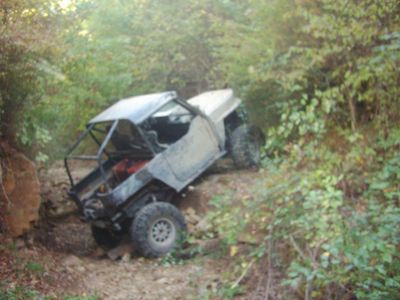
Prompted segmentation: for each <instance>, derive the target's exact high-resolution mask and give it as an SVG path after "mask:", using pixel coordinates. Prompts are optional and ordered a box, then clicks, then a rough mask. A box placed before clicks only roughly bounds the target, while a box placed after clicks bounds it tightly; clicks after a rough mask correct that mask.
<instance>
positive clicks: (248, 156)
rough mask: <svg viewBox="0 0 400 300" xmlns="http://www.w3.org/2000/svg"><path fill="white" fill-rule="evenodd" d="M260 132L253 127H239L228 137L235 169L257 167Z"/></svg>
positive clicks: (262, 140) (261, 141)
mask: <svg viewBox="0 0 400 300" xmlns="http://www.w3.org/2000/svg"><path fill="white" fill-rule="evenodd" d="M264 142H265V141H264V137H263V133H262V132H261V130H260V129H259V128H258V127H256V126H254V125H247V124H244V125H241V126H239V127H237V128H236V129H235V130H234V131H233V132H232V134H231V136H230V143H229V145H230V149H229V150H230V153H231V156H232V159H233V162H234V164H235V166H236V167H237V168H240V169H242V168H250V167H258V166H259V165H260V163H261V152H260V148H261V145H262V144H263V143H264Z"/></svg>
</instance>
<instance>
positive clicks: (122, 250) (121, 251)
mask: <svg viewBox="0 0 400 300" xmlns="http://www.w3.org/2000/svg"><path fill="white" fill-rule="evenodd" d="M132 252H133V247H132V245H131V244H121V245H119V246H117V247H115V248H113V249H111V250H109V251H108V252H107V256H108V258H109V259H111V260H117V259H119V258H121V257H123V256H124V255H126V254H129V255H130V254H131V253H132Z"/></svg>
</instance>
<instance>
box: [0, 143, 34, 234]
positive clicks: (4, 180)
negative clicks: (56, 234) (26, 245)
mask: <svg viewBox="0 0 400 300" xmlns="http://www.w3.org/2000/svg"><path fill="white" fill-rule="evenodd" d="M0 146H1V150H2V151H1V152H2V153H1V163H2V172H1V191H0V206H1V208H2V209H1V210H2V213H3V218H4V220H3V221H4V223H5V224H4V225H5V226H4V227H5V228H6V229H7V231H8V233H9V234H10V235H11V236H13V237H18V236H21V235H22V234H24V233H25V232H27V231H28V230H29V229H31V227H32V225H33V224H34V222H35V221H37V220H38V219H39V207H40V202H41V201H40V200H41V198H40V183H39V180H38V177H37V174H36V168H35V164H34V163H33V162H32V161H30V160H29V159H28V158H27V157H26V156H25V155H23V154H22V153H19V152H17V151H16V150H14V149H12V148H11V147H10V146H9V145H7V144H5V143H2V144H1V145H0Z"/></svg>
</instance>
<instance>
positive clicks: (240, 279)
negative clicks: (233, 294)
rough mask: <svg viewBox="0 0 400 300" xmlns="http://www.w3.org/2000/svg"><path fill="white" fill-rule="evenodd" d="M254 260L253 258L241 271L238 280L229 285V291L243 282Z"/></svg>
mask: <svg viewBox="0 0 400 300" xmlns="http://www.w3.org/2000/svg"><path fill="white" fill-rule="evenodd" d="M255 261H256V259H255V258H253V259H252V260H251V261H250V263H249V265H248V266H247V267H246V268H245V269H244V270H243V272H242V274H241V275H240V276H239V278H238V279H237V280H236V281H235V282H234V283H233V284H232V285H231V289H234V288H236V287H237V286H238V285H239V284H240V282H241V281H242V280H243V278H244V277H245V276H246V275H247V272H248V271H249V270H250V268H251V267H252V266H253V264H254V263H255Z"/></svg>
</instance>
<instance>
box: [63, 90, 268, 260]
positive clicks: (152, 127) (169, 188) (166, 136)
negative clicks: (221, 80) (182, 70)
mask: <svg viewBox="0 0 400 300" xmlns="http://www.w3.org/2000/svg"><path fill="white" fill-rule="evenodd" d="M239 105H240V100H239V99H238V98H236V97H235V96H234V94H233V92H232V90H230V89H227V90H217V91H211V92H206V93H203V94H200V95H198V96H196V97H194V98H191V99H189V100H187V101H183V100H181V99H179V98H178V97H177V94H176V93H175V92H163V93H157V94H150V95H143V96H136V97H132V98H128V99H123V100H120V101H118V102H117V103H115V104H114V105H112V106H111V107H109V108H108V109H106V110H105V111H103V112H102V113H100V114H99V115H97V116H96V117H94V118H93V119H92V120H90V121H89V123H87V127H86V130H85V131H84V132H83V133H82V135H81V136H80V137H79V138H78V140H77V141H76V143H75V144H74V145H72V147H71V148H70V149H69V151H68V153H67V155H66V157H65V160H64V162H65V167H66V170H67V174H68V177H69V180H70V182H71V188H70V190H69V195H70V196H71V198H72V199H73V200H74V201H75V202H76V204H77V206H78V208H79V209H80V212H81V213H82V215H83V217H84V219H85V220H86V221H88V222H90V223H91V226H92V233H93V237H94V239H95V240H96V242H97V243H98V244H100V245H103V246H110V247H111V246H114V245H116V244H117V243H118V242H119V240H120V239H121V237H122V236H124V234H125V235H126V234H128V235H129V237H130V239H131V241H132V242H133V243H134V248H135V249H136V250H137V251H138V253H139V254H140V255H143V256H146V257H159V256H162V255H164V254H166V253H168V252H169V251H171V250H172V249H173V248H174V247H175V246H176V245H177V244H179V241H180V240H181V239H182V237H183V236H184V232H185V230H186V225H185V220H184V217H183V215H182V213H181V212H180V211H179V210H178V209H177V208H176V207H175V206H174V205H173V204H172V203H173V200H174V198H175V197H177V196H179V194H180V193H182V192H184V191H185V188H187V187H188V185H189V184H190V183H191V182H192V181H193V180H195V179H196V178H198V177H199V176H200V175H201V174H202V173H203V172H204V171H205V170H206V169H207V168H209V167H210V166H211V165H212V164H213V163H214V162H215V161H216V160H217V159H219V158H220V157H222V156H224V155H225V154H227V153H229V154H230V155H231V156H232V158H233V161H234V163H235V165H236V166H237V167H239V168H245V167H251V166H257V165H258V164H259V162H260V149H259V147H260V144H261V143H262V142H263V135H262V133H261V131H260V130H259V129H257V128H256V127H255V126H250V125H247V124H244V123H243V122H242V121H241V118H240V115H239V113H238V107H239ZM91 143H92V144H91ZM88 152H90V153H94V154H89V155H88V154H87V153H88ZM71 160H87V161H91V162H92V163H94V165H95V166H94V167H93V169H91V171H90V172H89V173H88V174H87V175H86V176H84V177H83V178H77V177H76V176H75V175H74V173H73V167H74V165H76V164H74V163H72V161H71ZM81 165H82V163H81ZM87 165H89V163H87ZM76 181H77V182H76Z"/></svg>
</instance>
